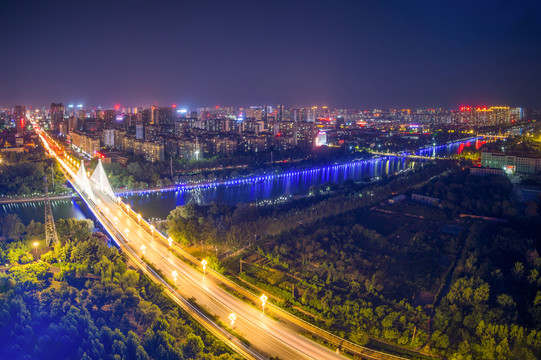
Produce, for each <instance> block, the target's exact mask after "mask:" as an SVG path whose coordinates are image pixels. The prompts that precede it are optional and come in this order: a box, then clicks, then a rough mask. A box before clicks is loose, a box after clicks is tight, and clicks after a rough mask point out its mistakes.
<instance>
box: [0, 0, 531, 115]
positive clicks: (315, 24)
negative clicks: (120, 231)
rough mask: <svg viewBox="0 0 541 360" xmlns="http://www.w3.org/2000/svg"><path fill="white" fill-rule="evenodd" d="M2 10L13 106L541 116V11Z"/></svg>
mask: <svg viewBox="0 0 541 360" xmlns="http://www.w3.org/2000/svg"><path fill="white" fill-rule="evenodd" d="M443 3H445V4H443ZM0 10H1V14H2V16H1V18H0V19H1V26H2V27H1V33H0V38H1V40H2V41H1V46H2V47H1V49H2V50H1V53H0V55H1V57H0V76H1V77H0V105H5V106H12V105H16V104H26V105H48V104H50V103H51V102H64V103H66V104H67V103H76V104H77V103H83V104H85V105H86V106H98V105H101V106H103V107H112V106H113V105H114V104H121V105H122V106H133V105H141V106H146V105H150V104H152V103H155V102H157V103H158V104H160V105H163V106H165V105H171V104H179V105H182V106H188V107H191V108H193V107H197V106H214V105H224V106H225V105H238V106H245V105H256V104H261V105H262V104H279V103H280V104H285V105H287V106H311V105H329V106H336V107H356V108H363V109H368V108H389V107H393V108H401V107H410V108H428V107H430V108H432V107H446V108H450V107H452V108H456V107H457V106H460V105H466V104H469V105H474V106H477V105H510V106H525V107H529V108H534V109H539V108H541V1H529V0H520V1H518V0H512V1H511V0H510V1H498V0H486V1H474V0H469V1H458V0H453V1H437V0H436V1H435V0H432V1H407V0H399V1H383V0H381V1H355V0H351V1H339V0H332V1H331V0H329V1H313V0H312V1H294V0H290V1H256V0H254V1H235V0H221V1H201V0H193V1H160V0H153V1H138V0H130V1H128V0H126V1H114V0H110V1H95V0H85V1H78V0H72V1H53V0H51V1H24V0H17V1H10V0H8V1H2V3H1V5H0Z"/></svg>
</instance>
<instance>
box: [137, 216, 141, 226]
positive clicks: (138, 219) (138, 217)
mask: <svg viewBox="0 0 541 360" xmlns="http://www.w3.org/2000/svg"><path fill="white" fill-rule="evenodd" d="M137 222H138V223H139V225H141V214H137Z"/></svg>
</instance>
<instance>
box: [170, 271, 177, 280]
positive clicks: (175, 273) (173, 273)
mask: <svg viewBox="0 0 541 360" xmlns="http://www.w3.org/2000/svg"><path fill="white" fill-rule="evenodd" d="M171 276H172V277H173V281H174V282H177V276H178V273H177V272H176V271H175V270H173V272H172V273H171Z"/></svg>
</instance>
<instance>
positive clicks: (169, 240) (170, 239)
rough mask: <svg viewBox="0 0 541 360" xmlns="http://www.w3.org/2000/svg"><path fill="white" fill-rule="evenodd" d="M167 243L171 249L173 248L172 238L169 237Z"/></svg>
mask: <svg viewBox="0 0 541 360" xmlns="http://www.w3.org/2000/svg"><path fill="white" fill-rule="evenodd" d="M167 242H168V243H169V247H171V246H173V238H171V236H169V238H168V239H167Z"/></svg>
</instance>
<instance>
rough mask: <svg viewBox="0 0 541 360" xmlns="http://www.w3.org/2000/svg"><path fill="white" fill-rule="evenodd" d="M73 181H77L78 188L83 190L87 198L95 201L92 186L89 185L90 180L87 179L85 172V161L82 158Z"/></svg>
mask: <svg viewBox="0 0 541 360" xmlns="http://www.w3.org/2000/svg"><path fill="white" fill-rule="evenodd" d="M75 182H76V183H77V186H78V187H79V189H80V190H81V191H82V192H84V193H85V194H86V196H88V198H89V199H91V200H92V201H96V199H95V198H94V193H93V192H92V188H91V187H90V181H89V180H88V174H87V173H86V169H85V163H84V161H83V160H81V166H80V167H79V171H78V172H77V176H76V177H75Z"/></svg>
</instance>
